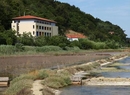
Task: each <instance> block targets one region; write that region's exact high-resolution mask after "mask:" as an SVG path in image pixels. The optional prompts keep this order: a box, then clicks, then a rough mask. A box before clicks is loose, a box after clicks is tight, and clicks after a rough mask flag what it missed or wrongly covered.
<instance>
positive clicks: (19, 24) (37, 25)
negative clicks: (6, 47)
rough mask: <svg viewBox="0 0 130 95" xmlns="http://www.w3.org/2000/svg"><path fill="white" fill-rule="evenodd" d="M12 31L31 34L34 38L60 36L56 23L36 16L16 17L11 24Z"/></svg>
mask: <svg viewBox="0 0 130 95" xmlns="http://www.w3.org/2000/svg"><path fill="white" fill-rule="evenodd" d="M11 28H12V30H15V31H16V32H17V35H18V34H23V33H24V32H25V33H29V32H30V33H31V35H32V36H42V35H43V36H55V35H58V27H57V26H56V22H54V21H51V20H47V19H45V20H44V19H42V18H40V19H39V17H34V16H22V17H16V18H14V19H13V20H12V23H11Z"/></svg>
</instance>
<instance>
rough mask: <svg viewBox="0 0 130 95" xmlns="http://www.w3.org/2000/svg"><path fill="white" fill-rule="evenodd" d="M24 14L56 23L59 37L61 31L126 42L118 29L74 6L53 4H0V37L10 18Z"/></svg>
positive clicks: (48, 0) (14, 0)
mask: <svg viewBox="0 0 130 95" xmlns="http://www.w3.org/2000/svg"><path fill="white" fill-rule="evenodd" d="M24 14H26V15H34V16H40V17H44V18H48V19H52V20H55V21H57V25H58V26H59V34H60V35H64V33H65V30H67V29H72V30H74V31H78V32H81V33H84V34H85V35H86V36H87V37H88V38H89V39H90V40H94V41H108V40H114V41H116V42H119V43H124V42H125V41H126V34H125V33H124V31H123V30H122V29H121V28H120V27H119V26H118V25H113V24H112V23H111V22H109V21H102V20H101V19H99V18H94V17H93V16H92V15H91V14H89V13H84V12H82V11H81V10H80V9H79V8H78V7H76V6H74V5H73V6H71V5H69V4H67V3H61V2H59V1H56V0H0V37H1V38H2V35H3V34H2V33H4V34H6V32H4V31H7V30H8V29H10V24H11V19H12V18H13V17H16V16H22V15H24Z"/></svg>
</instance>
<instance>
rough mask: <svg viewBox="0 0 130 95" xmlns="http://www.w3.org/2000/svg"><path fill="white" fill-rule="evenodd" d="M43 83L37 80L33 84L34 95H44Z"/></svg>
mask: <svg viewBox="0 0 130 95" xmlns="http://www.w3.org/2000/svg"><path fill="white" fill-rule="evenodd" d="M41 81H42V80H36V81H34V82H33V87H32V89H31V90H32V91H33V95H43V94H42V90H41V89H43V86H42V84H41Z"/></svg>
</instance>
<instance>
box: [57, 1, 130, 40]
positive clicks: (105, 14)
mask: <svg viewBox="0 0 130 95" xmlns="http://www.w3.org/2000/svg"><path fill="white" fill-rule="evenodd" d="M56 1H60V2H63V3H69V4H70V5H75V6H76V7H78V8H80V10H81V11H83V12H85V13H87V14H91V15H92V16H93V17H95V18H99V19H101V20H103V21H109V22H111V23H112V24H114V25H118V26H120V27H121V28H122V29H123V30H124V31H125V34H126V35H127V37H129V38H130V0H56Z"/></svg>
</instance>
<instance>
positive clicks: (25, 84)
mask: <svg viewBox="0 0 130 95" xmlns="http://www.w3.org/2000/svg"><path fill="white" fill-rule="evenodd" d="M32 83H33V80H30V79H23V80H19V81H17V82H15V83H13V84H12V85H10V87H9V88H8V89H7V90H6V91H5V95H20V94H19V93H20V92H21V91H22V90H24V89H28V88H31V86H32ZM21 95H22V94H21ZM24 95H25V94H24ZM26 95H27V94H26Z"/></svg>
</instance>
